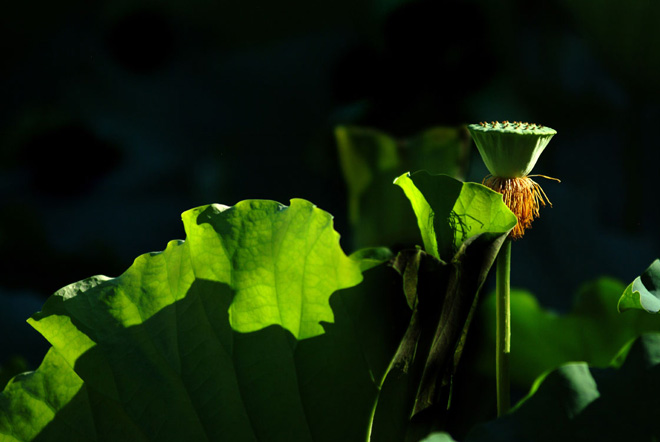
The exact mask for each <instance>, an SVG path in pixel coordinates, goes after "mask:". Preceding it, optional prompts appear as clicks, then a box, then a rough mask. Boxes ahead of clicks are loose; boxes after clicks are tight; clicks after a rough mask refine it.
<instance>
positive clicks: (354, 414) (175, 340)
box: [0, 200, 409, 441]
mask: <svg viewBox="0 0 660 442" xmlns="http://www.w3.org/2000/svg"><path fill="white" fill-rule="evenodd" d="M183 221H184V227H185V229H186V234H187V239H186V241H172V242H170V243H169V244H168V246H167V248H166V249H165V250H164V251H163V252H158V253H151V254H147V255H143V256H140V257H138V258H137V259H136V260H135V263H134V264H133V265H132V266H131V267H130V268H129V269H128V270H127V271H126V272H125V273H124V274H122V275H121V276H120V277H117V278H108V277H103V276H97V277H92V278H89V279H86V280H83V281H80V282H78V283H75V284H72V285H70V286H67V287H65V288H63V289H61V290H60V291H58V292H57V293H55V294H54V295H53V296H51V297H50V298H49V299H48V300H47V302H46V304H45V305H44V307H43V310H42V311H41V312H39V313H37V314H35V315H34V316H33V317H32V319H31V320H30V323H31V324H32V325H33V326H34V327H35V328H36V329H37V330H38V331H39V332H40V333H41V334H42V335H44V337H46V339H48V340H49V342H50V343H51V344H52V348H51V350H50V352H49V353H48V355H47V356H46V358H45V359H44V362H43V363H42V365H41V366H40V368H39V369H38V370H36V371H35V372H33V373H30V374H27V375H22V376H18V377H16V378H14V380H13V381H12V382H10V384H9V385H8V386H7V388H6V389H5V390H4V392H3V393H2V394H1V395H0V435H2V437H1V438H0V439H2V440H9V441H13V440H63V439H65V440H108V441H117V440H132V441H133V440H158V441H170V440H171V441H180V440H231V441H256V440H259V441H293V440H295V441H306V440H315V441H336V440H344V441H353V440H356V441H357V440H364V438H365V435H366V434H367V432H368V428H369V422H370V418H371V414H372V409H373V407H374V404H375V401H376V398H377V395H378V386H379V385H380V381H381V378H382V377H383V374H384V372H385V370H386V368H387V364H388V362H389V360H390V358H391V356H392V355H393V353H394V351H395V350H396V345H397V344H398V340H399V339H400V337H401V335H402V333H403V327H405V321H407V320H408V317H409V314H406V313H405V309H403V308H401V307H402V306H404V305H405V300H404V299H399V298H396V299H390V298H387V297H386V296H383V294H382V293H380V292H378V291H377V290H370V289H372V288H373V284H374V281H373V278H376V279H381V278H383V277H384V276H386V275H383V272H385V271H387V272H390V273H393V271H392V270H391V269H389V268H386V267H384V266H379V267H377V268H375V269H373V270H370V271H369V272H368V273H367V274H365V277H366V280H365V281H364V282H363V283H362V284H360V285H359V286H357V284H359V283H360V282H361V281H362V280H363V276H362V274H361V270H362V269H366V268H369V267H372V266H373V265H374V263H375V262H377V261H379V260H380V261H382V259H385V258H386V254H384V253H383V251H382V250H372V251H366V252H360V253H357V254H355V255H353V256H351V257H348V256H346V255H345V254H344V253H343V252H342V250H341V248H340V246H339V236H338V234H337V233H336V232H335V231H334V229H333V228H332V220H331V217H330V215H329V214H327V213H326V212H323V211H321V210H320V209H317V208H316V207H315V206H313V205H312V204H311V203H309V202H307V201H303V200H292V202H291V206H290V207H286V206H282V205H280V204H278V203H276V202H273V201H244V202H241V203H239V204H237V205H236V206H233V207H226V206H219V205H212V206H205V207H200V208H197V209H193V210H191V211H188V212H186V213H184V215H183ZM370 278H371V280H370ZM349 287H350V288H349ZM400 298H402V297H400ZM402 312H403V319H401V316H402Z"/></svg>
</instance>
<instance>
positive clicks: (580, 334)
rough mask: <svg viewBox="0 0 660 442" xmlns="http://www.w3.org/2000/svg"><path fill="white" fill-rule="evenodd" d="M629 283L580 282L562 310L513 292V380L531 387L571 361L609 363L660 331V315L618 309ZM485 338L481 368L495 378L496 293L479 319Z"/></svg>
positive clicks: (484, 372) (608, 281)
mask: <svg viewBox="0 0 660 442" xmlns="http://www.w3.org/2000/svg"><path fill="white" fill-rule="evenodd" d="M624 288H625V286H624V285H623V284H622V283H621V282H620V281H617V280H614V279H611V278H599V279H597V280H595V281H593V282H590V283H587V284H585V285H583V286H582V288H581V289H580V290H579V291H578V293H577V295H576V297H575V304H574V306H573V308H572V310H571V311H570V312H569V313H567V314H564V315H559V314H557V313H555V312H553V311H550V310H547V309H544V308H543V307H542V306H541V305H540V304H539V303H538V301H537V300H536V298H535V297H534V296H533V295H532V294H530V293H529V292H526V291H523V290H512V292H511V336H512V341H511V365H510V367H511V382H512V384H513V385H514V386H516V387H518V388H520V389H524V390H526V389H528V388H530V387H531V385H532V384H533V382H534V381H535V379H536V378H537V377H538V376H540V375H541V374H542V373H544V372H546V371H548V370H552V369H554V368H557V367H559V366H560V365H561V364H564V363H566V362H570V361H585V362H587V363H589V365H590V366H595V367H606V366H608V365H609V364H610V362H611V361H612V359H613V358H615V357H616V356H617V354H618V352H619V350H620V349H621V348H622V347H623V346H624V345H625V344H626V343H628V342H630V341H631V340H633V339H635V338H636V337H638V336H640V335H641V334H642V333H644V332H647V331H660V318H658V317H655V316H650V315H648V314H645V313H644V312H640V311H630V312H626V313H625V314H619V313H617V311H616V309H615V307H614V306H615V305H616V302H617V299H618V298H619V296H620V294H621V293H622V292H623V290H624ZM477 320H478V321H479V322H480V323H481V324H482V327H481V328H480V329H482V330H483V333H484V334H485V335H484V338H483V339H479V340H478V341H479V342H481V343H482V346H481V349H480V350H479V357H478V359H477V362H476V364H477V366H478V369H479V371H480V372H481V373H483V374H487V375H488V376H489V377H492V378H493V379H494V368H495V361H494V358H495V355H494V353H493V351H492V349H493V348H494V345H495V297H494V293H491V294H490V295H489V296H487V297H485V298H484V302H483V305H482V306H481V308H480V311H479V315H478V319H477Z"/></svg>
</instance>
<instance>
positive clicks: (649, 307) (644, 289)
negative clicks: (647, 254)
mask: <svg viewBox="0 0 660 442" xmlns="http://www.w3.org/2000/svg"><path fill="white" fill-rule="evenodd" d="M617 308H618V309H619V312H624V311H626V310H633V309H637V310H644V311H646V312H648V313H658V312H660V259H656V260H655V261H653V263H652V264H651V265H650V266H649V268H648V269H646V271H645V272H644V273H642V275H641V276H638V277H637V278H635V280H634V281H633V282H632V283H630V285H629V286H628V287H626V290H625V291H624V292H623V295H621V298H620V299H619V303H618V306H617Z"/></svg>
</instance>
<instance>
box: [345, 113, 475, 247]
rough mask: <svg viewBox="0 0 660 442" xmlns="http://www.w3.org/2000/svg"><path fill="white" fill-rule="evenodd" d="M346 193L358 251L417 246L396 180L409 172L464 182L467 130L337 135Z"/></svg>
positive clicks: (354, 130)
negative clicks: (406, 135) (401, 136)
mask: <svg viewBox="0 0 660 442" xmlns="http://www.w3.org/2000/svg"><path fill="white" fill-rule="evenodd" d="M335 137H336V140H337V148H338V151H339V159H340V162H341V167H342V171H343V173H344V179H345V181H346V187H347V191H348V205H349V219H350V222H351V227H352V231H353V233H352V242H353V245H354V247H371V246H377V245H382V244H387V245H395V244H404V245H408V246H410V245H412V244H415V243H418V242H419V239H418V238H419V232H418V231H417V230H416V229H415V227H414V226H415V223H414V218H413V217H412V215H411V214H410V211H409V209H408V207H407V204H406V202H405V201H403V200H402V199H401V198H400V196H399V195H398V194H397V193H398V192H397V190H396V189H394V188H393V187H392V180H394V178H396V177H397V176H399V175H401V174H402V173H403V172H405V171H407V170H419V169H426V170H429V171H430V172H432V173H444V174H447V175H450V176H453V177H456V178H463V177H464V176H465V172H466V169H467V161H468V154H469V149H470V138H469V134H468V132H467V130H466V129H465V128H464V127H434V128H431V129H428V130H425V131H423V132H421V133H420V134H417V135H416V136H413V137H411V138H407V139H396V138H394V137H393V136H391V135H389V134H387V133H385V132H381V131H379V130H376V129H371V128H365V127H357V126H339V127H337V128H336V129H335Z"/></svg>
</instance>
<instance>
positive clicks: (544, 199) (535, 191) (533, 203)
mask: <svg viewBox="0 0 660 442" xmlns="http://www.w3.org/2000/svg"><path fill="white" fill-rule="evenodd" d="M553 179H554V178H553ZM557 181H559V180H557ZM481 184H483V185H484V186H486V187H488V188H490V189H493V190H494V191H495V192H499V193H501V194H502V195H503V199H504V204H506V205H507V207H508V208H509V209H511V211H512V212H513V214H514V215H516V218H518V224H516V226H515V227H514V228H513V230H512V231H511V233H510V234H509V237H510V238H511V239H520V238H522V237H523V235H524V234H525V230H526V229H529V228H531V226H532V221H534V219H535V218H538V217H539V207H540V206H545V205H546V203H547V204H549V205H550V207H552V203H551V202H550V200H549V199H548V196H547V195H546V194H545V192H544V191H543V189H542V188H541V186H539V184H538V183H536V182H535V181H534V180H533V179H531V178H529V177H528V176H525V177H522V178H500V177H496V176H491V175H489V176H487V177H486V178H484V179H483V181H482V182H481Z"/></svg>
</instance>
